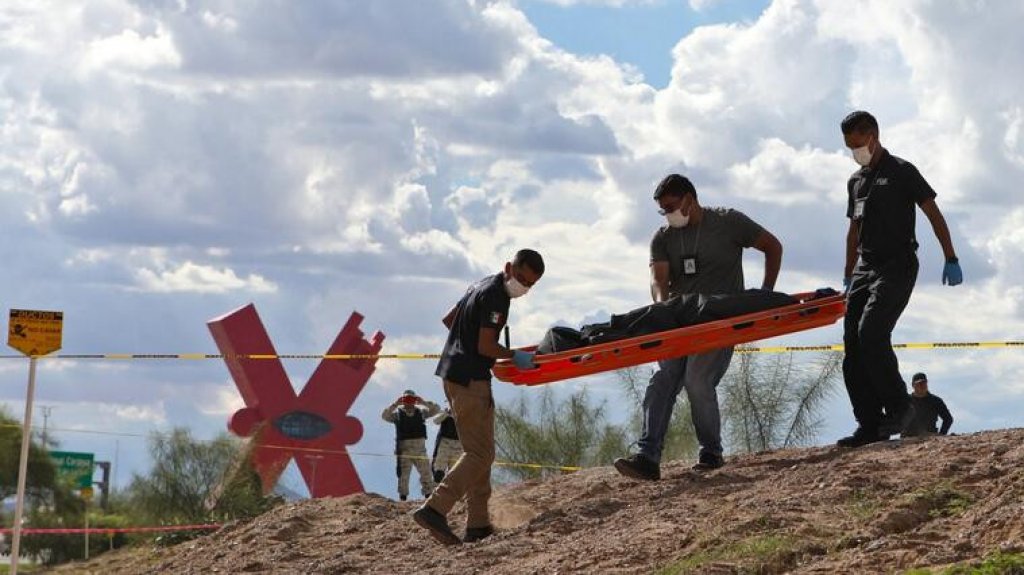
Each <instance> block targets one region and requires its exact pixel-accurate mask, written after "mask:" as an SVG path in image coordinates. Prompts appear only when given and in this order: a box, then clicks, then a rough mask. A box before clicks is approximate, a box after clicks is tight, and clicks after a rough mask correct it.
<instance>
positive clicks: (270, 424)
mask: <svg viewBox="0 0 1024 575" xmlns="http://www.w3.org/2000/svg"><path fill="white" fill-rule="evenodd" d="M362 321H363V316H362V315H360V314H359V313H357V312H353V313H352V315H351V316H350V317H349V319H348V322H346V323H345V327H343V328H342V330H341V332H340V333H338V337H337V339H335V340H334V343H333V344H331V348H330V349H329V350H328V351H327V355H374V356H375V355H377V354H378V353H380V348H381V344H382V343H383V342H384V334H382V333H380V332H377V333H375V334H374V336H373V339H372V341H367V340H365V339H364V338H363V332H362V331H361V330H360V329H359V324H360V323H361V322H362ZM207 325H208V326H209V328H210V333H211V334H212V335H213V339H214V341H215V342H216V343H217V348H218V349H219V350H220V353H221V354H222V355H223V356H224V362H225V363H226V364H227V366H228V371H230V372H231V377H232V378H233V379H234V380H235V385H236V386H238V391H239V392H240V393H241V394H242V399H243V400H245V407H244V408H242V409H240V410H238V411H237V412H235V414H234V415H233V416H231V420H230V421H229V422H228V429H230V430H231V431H232V432H233V433H235V434H237V435H240V436H242V437H250V436H251V437H252V442H253V453H252V462H253V466H254V467H255V468H256V472H257V473H258V474H259V476H260V480H261V481H262V484H263V492H264V493H265V494H266V493H269V492H270V491H271V490H272V489H273V488H274V485H276V484H277V480H278V478H279V477H280V476H281V473H282V472H283V471H284V469H285V467H286V466H287V465H288V462H289V461H291V459H292V457H294V458H295V461H296V463H297V464H298V466H299V470H300V471H301V472H302V478H303V480H305V482H306V486H307V487H308V488H309V493H310V495H312V496H313V497H330V496H337V497H340V496H342V495H349V494H351V493H361V492H362V491H363V483H362V482H361V481H360V480H359V473H358V472H357V471H356V468H355V466H354V465H352V460H351V458H350V457H349V454H348V450H347V449H346V446H348V445H354V444H355V443H356V442H357V441H359V439H360V438H362V436H363V425H362V424H361V423H360V422H359V420H358V419H356V418H354V417H352V416H350V415H348V410H349V408H351V407H352V404H353V403H354V402H355V400H356V396H358V395H359V392H360V391H362V390H363V387H364V386H365V385H366V382H367V381H368V380H369V379H370V375H371V374H373V371H374V365H375V364H376V362H377V360H376V358H368V359H325V360H322V361H321V362H320V364H319V365H318V366H317V368H316V371H314V372H313V375H312V376H311V377H310V378H309V382H307V383H306V386H305V387H303V388H302V392H301V393H299V395H297V396H296V395H295V390H294V389H293V388H292V384H291V382H290V381H289V380H288V375H287V374H286V373H285V370H284V366H283V365H282V364H281V360H280V359H278V357H277V352H276V351H274V344H273V343H271V341H270V337H269V336H268V335H267V330H266V329H264V327H263V322H261V321H260V316H259V314H258V313H256V307H255V306H254V305H252V304H249V305H247V306H244V307H241V308H239V309H237V310H235V311H232V312H230V313H228V314H226V315H224V316H221V317H218V318H215V319H212V320H210V321H209V322H207ZM252 356H268V357H267V358H253V357H252Z"/></svg>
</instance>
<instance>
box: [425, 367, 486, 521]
mask: <svg viewBox="0 0 1024 575" xmlns="http://www.w3.org/2000/svg"><path fill="white" fill-rule="evenodd" d="M444 393H445V395H446V396H447V397H448V404H449V405H451V406H452V412H453V414H454V415H455V428H456V429H458V430H459V440H460V441H461V442H462V450H463V453H462V456H461V457H459V460H458V461H457V462H455V466H454V467H452V468H451V469H450V470H449V471H448V475H445V477H444V481H442V482H441V484H440V485H438V486H437V489H435V490H434V494H433V495H431V496H430V498H429V499H427V505H429V506H430V507H431V508H432V509H434V510H435V511H437V512H438V513H440V514H442V515H445V516H447V515H448V513H449V512H450V511H451V510H452V507H454V506H455V504H456V503H457V502H458V501H459V500H460V499H462V498H463V497H465V498H466V508H467V514H468V517H467V518H466V527H467V528H473V527H487V526H488V525H490V524H491V517H490V514H489V512H488V508H487V505H488V502H489V501H490V499H491V464H492V463H494V398H493V396H492V395H491V382H489V381H471V382H469V385H468V386H467V385H459V384H457V383H452V382H450V381H447V380H445V382H444Z"/></svg>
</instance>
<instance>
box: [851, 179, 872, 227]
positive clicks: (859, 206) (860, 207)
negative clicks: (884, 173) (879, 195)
mask: <svg viewBox="0 0 1024 575" xmlns="http://www.w3.org/2000/svg"><path fill="white" fill-rule="evenodd" d="M877 179H878V170H877V169H876V170H875V173H874V175H873V176H872V177H871V181H870V182H866V183H865V184H863V185H866V186H867V188H868V193H866V194H864V197H863V198H856V199H854V200H853V219H854V220H863V219H864V214H865V212H866V211H867V207H868V200H869V199H870V198H871V192H873V191H874V189H875V180H877ZM857 191H858V192H859V191H860V190H857Z"/></svg>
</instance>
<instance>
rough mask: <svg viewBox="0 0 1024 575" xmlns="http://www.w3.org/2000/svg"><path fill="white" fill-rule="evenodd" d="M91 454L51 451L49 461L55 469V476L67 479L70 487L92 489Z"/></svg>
mask: <svg viewBox="0 0 1024 575" xmlns="http://www.w3.org/2000/svg"><path fill="white" fill-rule="evenodd" d="M93 457H94V455H93V454H92V453H75V452H73V451H51V452H50V459H52V460H53V465H54V466H55V467H56V468H57V475H58V476H60V477H61V478H68V480H69V481H71V485H72V486H73V487H75V488H78V489H86V488H91V487H92V470H93V463H92V462H93Z"/></svg>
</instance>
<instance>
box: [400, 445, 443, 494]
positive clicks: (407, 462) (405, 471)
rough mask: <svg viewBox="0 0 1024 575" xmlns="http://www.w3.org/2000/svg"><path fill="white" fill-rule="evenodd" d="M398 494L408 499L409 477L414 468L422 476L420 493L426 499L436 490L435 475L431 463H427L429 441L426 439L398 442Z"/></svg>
mask: <svg viewBox="0 0 1024 575" xmlns="http://www.w3.org/2000/svg"><path fill="white" fill-rule="evenodd" d="M397 451H398V453H396V455H397V456H398V494H399V495H403V496H406V497H408V495H409V476H410V475H411V474H412V468H413V467H415V468H416V472H417V473H418V474H419V476H420V492H421V493H423V496H424V497H429V496H430V492H431V491H433V490H434V475H433V474H432V473H431V472H430V462H429V461H427V440H426V439H402V440H400V441H399V442H398V449H397Z"/></svg>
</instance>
